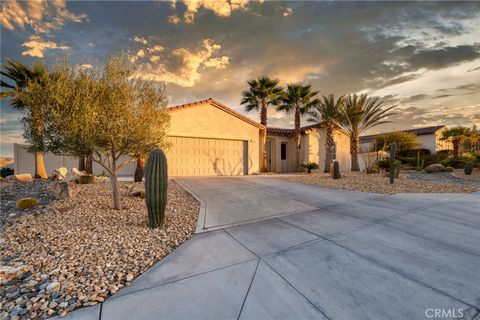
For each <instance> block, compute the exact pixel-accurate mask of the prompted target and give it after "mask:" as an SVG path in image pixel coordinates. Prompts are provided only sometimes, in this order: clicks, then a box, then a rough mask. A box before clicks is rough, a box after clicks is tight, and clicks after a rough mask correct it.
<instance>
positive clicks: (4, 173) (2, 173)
mask: <svg viewBox="0 0 480 320" xmlns="http://www.w3.org/2000/svg"><path fill="white" fill-rule="evenodd" d="M12 174H14V170H13V169H12V168H8V167H3V168H2V169H0V177H2V178H5V177H8V176H11V175H12Z"/></svg>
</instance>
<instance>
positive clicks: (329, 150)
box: [323, 126, 334, 173]
mask: <svg viewBox="0 0 480 320" xmlns="http://www.w3.org/2000/svg"><path fill="white" fill-rule="evenodd" d="M326 133H327V134H326V137H325V169H324V170H323V172H325V173H330V166H331V165H332V161H333V144H334V141H333V128H332V127H331V126H327V128H326Z"/></svg>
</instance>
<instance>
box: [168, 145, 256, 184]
mask: <svg viewBox="0 0 480 320" xmlns="http://www.w3.org/2000/svg"><path fill="white" fill-rule="evenodd" d="M168 140H169V142H170V143H171V144H172V145H171V147H170V149H169V150H168V152H167V158H168V174H169V175H170V176H216V175H220V176H235V175H243V174H247V172H246V167H247V163H246V161H247V160H246V159H247V155H248V150H247V148H248V144H247V142H246V141H241V140H223V139H205V138H190V137H168Z"/></svg>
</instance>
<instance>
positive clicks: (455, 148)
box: [452, 139, 460, 160]
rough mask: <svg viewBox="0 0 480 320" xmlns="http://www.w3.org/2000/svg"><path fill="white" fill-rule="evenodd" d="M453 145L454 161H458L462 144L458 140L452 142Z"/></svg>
mask: <svg viewBox="0 0 480 320" xmlns="http://www.w3.org/2000/svg"><path fill="white" fill-rule="evenodd" d="M452 144H453V159H455V160H456V159H458V154H459V149H460V142H459V141H458V140H456V139H454V140H453V141H452Z"/></svg>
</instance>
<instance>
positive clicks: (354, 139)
mask: <svg viewBox="0 0 480 320" xmlns="http://www.w3.org/2000/svg"><path fill="white" fill-rule="evenodd" d="M350 157H351V162H352V164H351V170H352V171H360V165H359V164H358V136H357V135H352V136H350Z"/></svg>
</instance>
